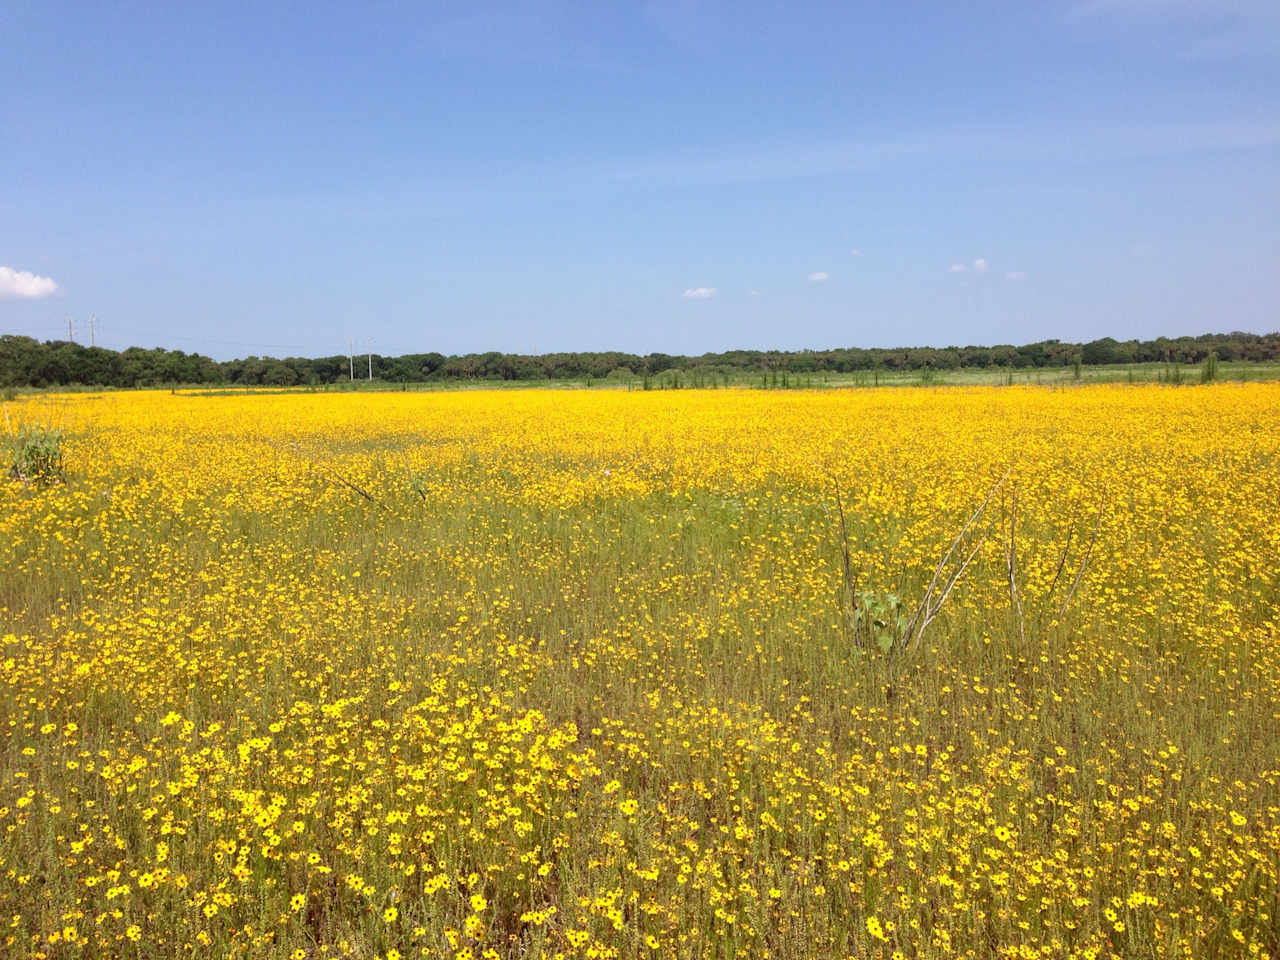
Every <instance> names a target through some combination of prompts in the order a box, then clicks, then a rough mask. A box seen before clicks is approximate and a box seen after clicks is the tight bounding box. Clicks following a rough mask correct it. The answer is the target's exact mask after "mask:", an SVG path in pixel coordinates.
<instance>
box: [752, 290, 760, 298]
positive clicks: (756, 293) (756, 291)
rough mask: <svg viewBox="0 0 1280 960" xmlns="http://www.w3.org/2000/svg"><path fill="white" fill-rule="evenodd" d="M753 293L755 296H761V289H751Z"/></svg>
mask: <svg viewBox="0 0 1280 960" xmlns="http://www.w3.org/2000/svg"><path fill="white" fill-rule="evenodd" d="M751 295H752V296H753V297H758V296H760V291H759V290H752V291H751Z"/></svg>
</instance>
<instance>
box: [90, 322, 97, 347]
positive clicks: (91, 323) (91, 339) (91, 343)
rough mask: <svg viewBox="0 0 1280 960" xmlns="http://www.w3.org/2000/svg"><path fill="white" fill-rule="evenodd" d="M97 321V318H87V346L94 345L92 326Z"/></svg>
mask: <svg viewBox="0 0 1280 960" xmlns="http://www.w3.org/2000/svg"><path fill="white" fill-rule="evenodd" d="M97 321H98V318H97V317H90V318H89V346H91V347H92V346H93V345H94V342H93V325H94V324H95V323H97Z"/></svg>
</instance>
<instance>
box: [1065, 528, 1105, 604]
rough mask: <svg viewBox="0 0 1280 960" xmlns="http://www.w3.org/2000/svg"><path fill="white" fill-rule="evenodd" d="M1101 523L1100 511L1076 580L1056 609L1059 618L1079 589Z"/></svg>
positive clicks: (1077, 571)
mask: <svg viewBox="0 0 1280 960" xmlns="http://www.w3.org/2000/svg"><path fill="white" fill-rule="evenodd" d="M1101 523H1102V511H1101V510H1099V511H1098V515H1097V517H1095V518H1094V521H1093V533H1092V534H1090V536H1089V546H1088V547H1086V548H1085V551H1084V556H1083V557H1082V558H1081V559H1080V566H1079V568H1078V569H1077V570H1076V578H1075V580H1073V581H1072V583H1071V589H1070V590H1069V591H1068V592H1067V595H1066V597H1065V598H1064V599H1063V601H1062V606H1061V607H1059V608H1058V616H1059V617H1061V616H1062V615H1063V614H1064V613H1066V612H1067V607H1068V606H1070V604H1071V598H1072V597H1074V596H1075V595H1076V590H1077V589H1078V588H1079V587H1080V579H1081V578H1082V577H1083V576H1084V570H1085V567H1087V566H1088V565H1089V558H1090V557H1091V556H1093V545H1094V544H1095V543H1097V541H1098V527H1099V526H1100V525H1101Z"/></svg>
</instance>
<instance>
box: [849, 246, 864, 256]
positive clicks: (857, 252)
mask: <svg viewBox="0 0 1280 960" xmlns="http://www.w3.org/2000/svg"><path fill="white" fill-rule="evenodd" d="M849 252H850V253H852V254H853V255H854V256H855V257H860V256H862V251H861V250H859V249H858V248H857V247H854V248H853V249H852V250H850V251H849Z"/></svg>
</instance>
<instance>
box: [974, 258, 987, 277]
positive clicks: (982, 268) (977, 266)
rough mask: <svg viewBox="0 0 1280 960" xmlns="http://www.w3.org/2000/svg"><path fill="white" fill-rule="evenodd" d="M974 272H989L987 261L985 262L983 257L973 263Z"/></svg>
mask: <svg viewBox="0 0 1280 960" xmlns="http://www.w3.org/2000/svg"><path fill="white" fill-rule="evenodd" d="M973 272H974V273H986V272H987V261H986V260H984V259H983V258H982V257H979V258H978V259H977V260H975V261H973Z"/></svg>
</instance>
